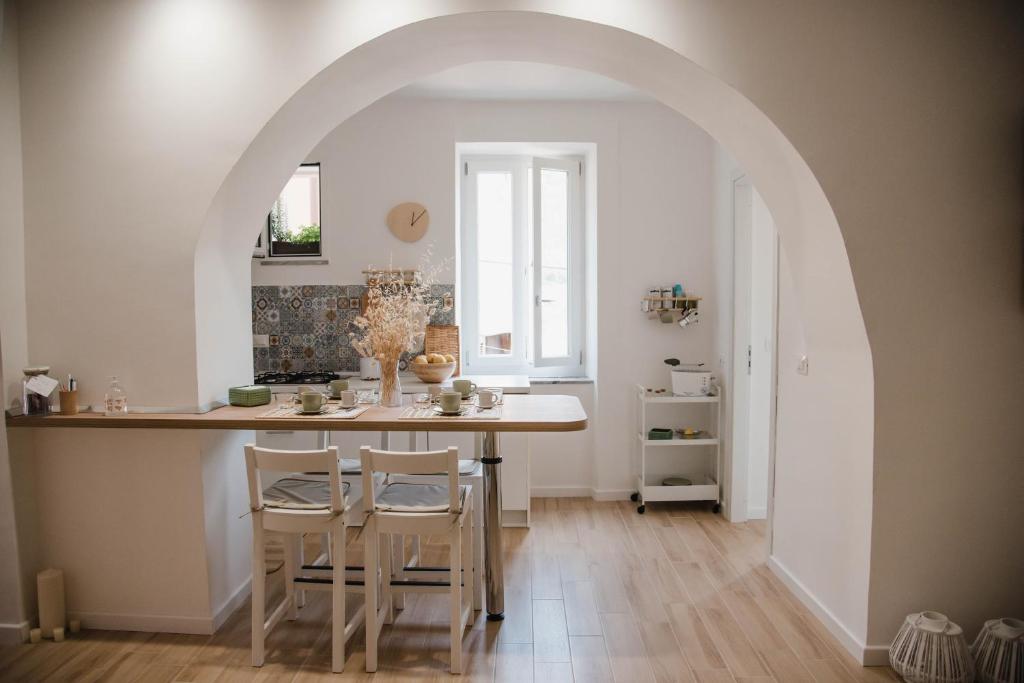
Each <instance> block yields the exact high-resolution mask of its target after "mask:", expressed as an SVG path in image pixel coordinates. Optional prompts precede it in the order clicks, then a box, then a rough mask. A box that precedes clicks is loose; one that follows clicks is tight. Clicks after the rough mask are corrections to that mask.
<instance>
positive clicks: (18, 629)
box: [0, 621, 32, 645]
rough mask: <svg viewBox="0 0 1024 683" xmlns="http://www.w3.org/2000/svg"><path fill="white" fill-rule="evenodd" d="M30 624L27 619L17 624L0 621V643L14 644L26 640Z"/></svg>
mask: <svg viewBox="0 0 1024 683" xmlns="http://www.w3.org/2000/svg"><path fill="white" fill-rule="evenodd" d="M31 628H32V625H31V624H29V623H28V622H27V621H23V622H21V623H18V624H3V623H0V644H3V645H16V644H18V643H25V642H28V632H29V630H30V629H31Z"/></svg>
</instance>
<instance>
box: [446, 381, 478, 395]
mask: <svg viewBox="0 0 1024 683" xmlns="http://www.w3.org/2000/svg"><path fill="white" fill-rule="evenodd" d="M452 389H454V390H455V391H457V392H459V393H460V394H462V396H463V398H465V397H466V396H469V395H470V394H472V393H473V392H474V391H476V384H474V383H473V382H471V381H469V380H468V379H457V380H454V381H453V382H452Z"/></svg>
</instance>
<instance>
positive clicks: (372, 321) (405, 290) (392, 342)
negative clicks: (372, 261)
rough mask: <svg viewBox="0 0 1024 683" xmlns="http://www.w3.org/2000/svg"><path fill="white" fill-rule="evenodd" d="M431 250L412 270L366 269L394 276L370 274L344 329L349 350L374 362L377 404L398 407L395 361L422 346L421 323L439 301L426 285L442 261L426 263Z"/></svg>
mask: <svg viewBox="0 0 1024 683" xmlns="http://www.w3.org/2000/svg"><path fill="white" fill-rule="evenodd" d="M431 254H432V249H430V248H428V249H427V252H426V253H425V254H424V255H423V257H422V258H421V259H420V266H419V268H418V269H417V270H415V271H411V272H412V277H409V273H410V271H394V270H393V269H388V270H387V271H374V270H373V269H372V268H371V269H370V271H372V272H375V273H380V272H394V273H398V274H399V275H398V276H396V277H394V278H386V277H384V278H375V279H373V280H371V281H370V283H369V287H368V289H367V303H366V310H365V312H364V313H363V314H362V315H360V316H357V317H356V318H355V320H353V321H352V325H353V326H354V327H355V328H356V329H355V331H353V332H350V333H349V339H350V340H351V343H352V348H354V349H355V350H356V352H357V353H358V354H359V355H361V356H364V357H371V358H376V359H377V360H378V361H379V362H380V370H381V375H380V402H381V405H400V404H401V400H402V397H401V387H400V385H399V383H398V361H399V359H400V358H401V356H402V354H403V353H406V352H411V351H418V350H419V349H420V348H421V347H422V346H423V337H424V335H425V334H426V330H427V322H428V321H429V320H430V316H431V315H432V314H433V313H434V312H435V311H437V310H438V308H439V307H441V306H442V305H443V304H441V303H440V302H437V301H434V300H433V299H432V298H431V296H430V287H431V285H434V284H436V283H437V280H438V275H439V274H440V273H441V272H442V271H443V270H444V267H445V265H446V263H447V261H444V262H442V263H441V264H440V265H432V264H431V263H430V257H431Z"/></svg>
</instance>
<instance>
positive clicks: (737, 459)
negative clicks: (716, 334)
mask: <svg viewBox="0 0 1024 683" xmlns="http://www.w3.org/2000/svg"><path fill="white" fill-rule="evenodd" d="M731 181H732V246H733V254H732V256H733V258H732V267H733V274H732V284H733V301H732V317H733V319H732V344H731V353H732V363H731V369H732V375H731V377H730V386H729V391H730V394H729V399H728V400H729V453H730V468H729V479H730V481H729V487H730V492H731V495H730V500H729V507H728V512H729V519H730V521H732V522H745V521H747V520H748V519H749V491H748V487H749V464H750V460H749V451H748V450H745V451H743V452H738V450H737V449H736V443H737V440H736V438H735V436H736V433H737V420H736V413H737V410H736V405H737V397H738V394H739V392H737V391H736V387H737V384H738V382H739V381H740V380H741V378H743V377H744V373H746V371H747V362H748V355H747V354H748V353H750V350H749V349H750V347H751V346H752V340H751V339H750V330H749V327H750V326H749V323H748V324H747V325H746V329H747V334H746V335H745V336H746V338H747V342H748V343H747V344H741V343H740V340H739V336H740V335H739V334H738V331H739V330H740V329H741V323H740V321H739V315H738V314H737V306H736V301H737V299H738V296H739V288H738V287H737V284H738V281H739V268H738V264H737V257H738V255H739V253H738V250H737V242H738V240H737V232H738V231H737V228H738V224H737V213H736V204H737V199H738V194H737V192H738V188H739V187H740V186H741V185H742V186H745V187H746V188H749V191H750V192H751V198H750V199H751V228H752V227H753V220H754V211H756V210H757V209H756V208H755V203H756V199H755V196H757V197H759V195H758V193H757V188H756V187H755V186H754V185H753V183H752V182H751V181H750V179H749V178H748V177H747V175H746V174H745V173H743V172H742V171H736V172H735V173H734V174H733V175H732V178H731ZM760 205H761V209H762V210H767V205H766V204H765V203H764V200H763V199H761V200H760ZM769 215H770V212H769ZM773 222H774V219H773ZM752 235H753V231H751V242H753V240H752ZM779 240H780V238H779V234H778V229H777V226H776V230H775V244H774V249H773V252H774V253H773V259H772V260H773V267H772V292H771V298H772V301H773V310H772V319H771V331H770V338H771V339H772V348H771V353H770V356H769V364H770V368H769V376H770V379H769V385H770V387H771V389H770V394H769V406H768V409H769V415H768V472H767V488H768V491H767V517H766V523H767V534H768V543H769V550H770V548H771V540H772V532H771V529H772V518H773V512H774V501H775V457H776V438H777V424H776V421H777V415H778V411H777V405H778V386H779V381H778V354H779V267H780V259H779V254H780V248H781V245H780V241H779ZM745 267H746V268H747V269H748V270H749V268H750V263H746V264H745ZM748 284H749V283H748ZM746 315H747V316H749V315H750V310H749V309H748V310H747V311H746ZM748 376H749V375H748ZM746 397H747V400H748V402H749V401H750V393H749V391H747V392H746ZM745 415H746V416H747V422H748V425H747V430H748V433H749V410H748V411H746V412H745Z"/></svg>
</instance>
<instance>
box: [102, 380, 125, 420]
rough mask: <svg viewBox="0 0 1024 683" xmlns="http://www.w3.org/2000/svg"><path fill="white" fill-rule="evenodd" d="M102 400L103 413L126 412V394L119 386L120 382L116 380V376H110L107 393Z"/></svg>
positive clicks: (120, 413)
mask: <svg viewBox="0 0 1024 683" xmlns="http://www.w3.org/2000/svg"><path fill="white" fill-rule="evenodd" d="M103 401H104V414H105V415H108V416H113V415H127V414H128V394H126V393H125V391H124V389H122V388H121V383H120V382H118V381H117V377H111V378H110V386H109V387H107V393H106V395H105V396H104V399H103Z"/></svg>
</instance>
